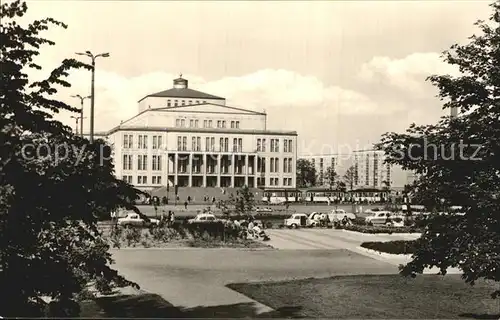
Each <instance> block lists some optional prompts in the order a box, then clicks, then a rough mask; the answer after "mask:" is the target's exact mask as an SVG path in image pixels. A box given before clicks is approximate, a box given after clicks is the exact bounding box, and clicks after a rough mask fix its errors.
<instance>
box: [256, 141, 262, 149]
mask: <svg viewBox="0 0 500 320" xmlns="http://www.w3.org/2000/svg"><path fill="white" fill-rule="evenodd" d="M260 141H261V140H260V139H257V151H262V149H261V146H260Z"/></svg>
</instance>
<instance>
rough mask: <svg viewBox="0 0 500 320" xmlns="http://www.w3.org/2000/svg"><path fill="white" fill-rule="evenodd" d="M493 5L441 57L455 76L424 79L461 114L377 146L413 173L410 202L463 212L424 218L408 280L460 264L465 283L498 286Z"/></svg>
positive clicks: (497, 79) (497, 65) (499, 89)
mask: <svg viewBox="0 0 500 320" xmlns="http://www.w3.org/2000/svg"><path fill="white" fill-rule="evenodd" d="M491 7H492V8H493V14H492V15H491V17H490V21H489V23H485V22H483V21H478V22H477V23H476V25H478V26H479V29H480V31H481V34H480V35H474V36H472V37H470V38H469V39H470V42H469V43H467V44H465V45H458V44H456V45H453V46H452V47H451V49H450V50H449V51H447V52H445V53H444V55H443V58H444V61H446V62H448V63H449V64H451V65H454V66H456V67H458V69H459V71H460V73H459V74H458V75H457V76H450V75H441V76H440V75H433V76H431V77H429V78H428V80H430V82H431V83H433V84H434V85H435V86H436V87H437V88H438V89H439V97H440V98H441V99H442V100H443V101H444V107H443V108H457V109H458V110H460V111H461V114H460V116H458V117H444V118H442V119H441V120H440V121H439V122H438V123H437V124H434V125H425V126H416V125H415V124H412V125H411V126H410V127H409V128H408V129H407V130H406V132H405V133H394V132H392V133H386V134H385V135H384V136H383V137H382V141H381V142H380V144H378V146H377V148H378V149H381V150H384V151H385V153H386V155H387V156H388V157H387V162H388V163H391V164H399V165H401V166H402V167H403V169H407V170H413V171H414V172H415V173H416V174H417V175H418V179H417V181H415V183H414V185H413V186H412V189H413V190H412V191H413V193H414V201H416V199H418V200H419V201H422V202H424V203H425V205H426V206H427V207H428V208H431V209H436V208H438V207H440V206H441V203H440V202H441V201H443V202H444V203H443V204H444V205H445V206H446V205H460V206H462V207H463V209H464V211H465V216H463V217H462V216H451V215H450V216H435V217H432V218H430V219H428V222H427V224H426V231H425V233H424V234H423V235H422V237H421V239H420V240H419V241H418V244H417V250H416V252H415V254H414V255H413V259H412V261H411V262H410V263H408V264H407V265H406V266H404V267H403V268H402V269H401V272H402V273H403V274H406V275H412V276H415V275H416V274H417V273H422V271H423V270H424V268H425V267H432V266H437V267H438V268H439V269H440V270H441V273H442V274H445V273H446V269H447V268H449V267H459V268H460V269H461V270H462V271H463V278H464V280H465V281H466V282H467V283H470V284H474V282H475V281H476V280H478V279H481V278H484V279H489V280H493V281H500V272H498V270H500V231H499V230H500V219H499V218H498V212H500V199H499V195H500V126H499V118H498V115H499V114H500V2H499V1H497V2H495V3H493V4H492V5H491ZM441 199H442V200H441ZM498 294H500V290H497V291H496V292H494V293H493V296H494V297H495V296H497V295H498Z"/></svg>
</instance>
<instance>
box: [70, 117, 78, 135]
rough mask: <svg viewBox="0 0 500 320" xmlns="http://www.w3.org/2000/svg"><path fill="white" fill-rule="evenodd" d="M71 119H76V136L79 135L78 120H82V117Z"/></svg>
mask: <svg viewBox="0 0 500 320" xmlns="http://www.w3.org/2000/svg"><path fill="white" fill-rule="evenodd" d="M71 118H72V119H75V121H76V125H75V134H76V135H78V120H80V117H75V116H71Z"/></svg>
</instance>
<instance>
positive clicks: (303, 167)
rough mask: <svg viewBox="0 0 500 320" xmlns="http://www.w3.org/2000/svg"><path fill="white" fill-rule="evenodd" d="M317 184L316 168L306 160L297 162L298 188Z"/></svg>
mask: <svg viewBox="0 0 500 320" xmlns="http://www.w3.org/2000/svg"><path fill="white" fill-rule="evenodd" d="M315 184H316V167H315V166H314V164H313V163H312V162H311V161H309V160H306V159H298V160H297V186H298V187H299V188H303V187H310V186H314V185H315Z"/></svg>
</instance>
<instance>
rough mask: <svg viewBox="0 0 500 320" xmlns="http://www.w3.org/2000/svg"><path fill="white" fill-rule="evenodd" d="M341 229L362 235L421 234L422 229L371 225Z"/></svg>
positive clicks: (349, 226)
mask: <svg viewBox="0 0 500 320" xmlns="http://www.w3.org/2000/svg"><path fill="white" fill-rule="evenodd" d="M341 229H344V230H349V231H355V232H361V233H371V234H377V233H388V234H392V233H416V232H421V230H420V229H418V228H416V227H389V226H369V225H355V224H354V225H347V226H342V227H341Z"/></svg>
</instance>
